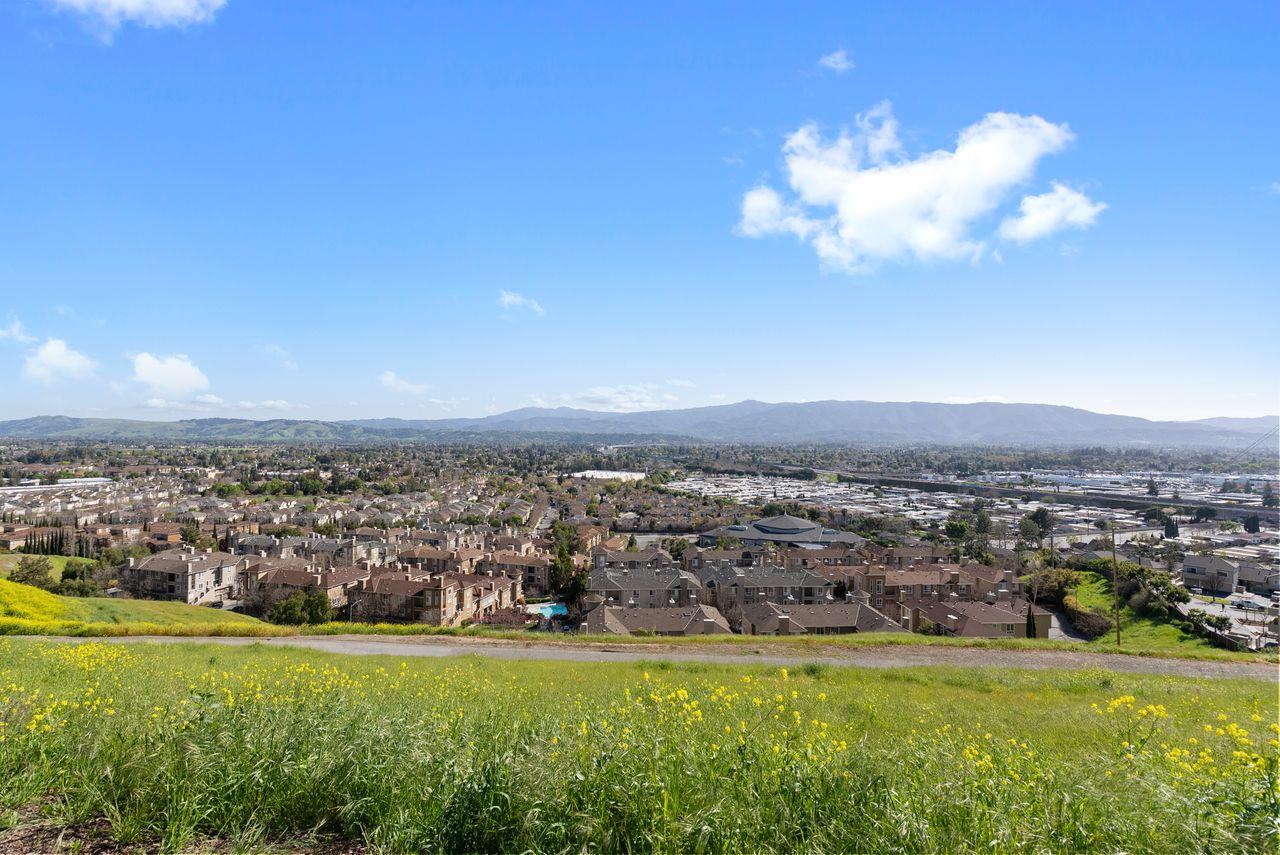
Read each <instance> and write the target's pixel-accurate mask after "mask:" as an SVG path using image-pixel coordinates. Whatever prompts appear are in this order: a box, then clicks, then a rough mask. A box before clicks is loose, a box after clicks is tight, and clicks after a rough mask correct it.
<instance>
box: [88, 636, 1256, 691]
mask: <svg viewBox="0 0 1280 855" xmlns="http://www.w3.org/2000/svg"><path fill="white" fill-rule="evenodd" d="M63 640H66V641H86V640H88V639H82V638H75V639H72V638H68V639H63ZM94 640H97V641H114V642H119V643H131V644H132V643H145V642H155V643H160V644H186V643H192V642H200V643H206V644H226V645H232V646H243V645H247V644H261V645H263V646H265V647H303V648H309V649H312V650H323V651H326V652H329V653H346V654H354V655H370V654H375V655H385V656H434V657H449V656H467V655H472V656H490V657H493V658H496V659H552V660H561V661H570V662H636V661H643V660H652V659H665V660H668V661H671V662H714V663H723V664H743V663H748V664H750V663H754V664H759V663H768V664H772V665H798V664H802V663H805V662H821V663H823V664H827V665H837V666H850V667H857V668H909V667H912V666H927V665H952V666H959V667H993V668H1024V669H1031V670H1043V669H1046V668H1067V669H1080V668H1105V669H1108V670H1111V671H1124V672H1130V673H1139V674H1167V675H1170V676H1178V677H1209V678H1219V679H1224V678H1236V677H1244V678H1250V679H1255V680H1267V681H1271V682H1280V668H1278V667H1277V666H1276V665H1275V664H1274V663H1271V664H1268V663H1263V662H1259V663H1252V662H1218V661H1205V660H1191V659H1161V658H1157V657H1154V656H1125V655H1118V654H1108V653H1090V652H1083V651H1082V652H1079V653H1077V652H1075V651H1065V650H1000V649H990V648H979V647H944V646H934V645H925V644H919V645H884V646H878V647H839V646H835V645H831V646H825V647H823V646H815V647H812V648H805V649H802V650H797V649H794V648H792V649H786V648H781V647H776V648H774V649H772V650H770V644H769V643H768V642H764V643H761V644H759V645H750V646H748V645H732V646H729V645H705V646H701V647H693V646H688V645H681V646H674V645H662V644H626V645H611V644H569V643H565V642H559V643H557V642H538V641H506V640H498V639H486V638H458V637H438V636H417V637H406V636H369V635H330V636H291V637H284V638H222V637H196V638H189V637H173V636H135V637H123V638H103V639H94Z"/></svg>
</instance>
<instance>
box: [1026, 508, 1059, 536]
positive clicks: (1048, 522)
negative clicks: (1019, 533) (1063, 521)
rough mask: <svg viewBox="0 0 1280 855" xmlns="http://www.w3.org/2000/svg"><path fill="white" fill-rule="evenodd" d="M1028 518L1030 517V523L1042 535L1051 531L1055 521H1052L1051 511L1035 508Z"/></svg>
mask: <svg viewBox="0 0 1280 855" xmlns="http://www.w3.org/2000/svg"><path fill="white" fill-rule="evenodd" d="M1028 516H1030V517H1031V521H1032V522H1033V523H1035V524H1036V525H1037V526H1039V528H1040V531H1041V532H1043V533H1044V534H1048V533H1049V532H1050V531H1052V530H1053V524H1054V522H1055V521H1056V520H1055V519H1054V516H1053V511H1051V510H1049V509H1048V508H1036V509H1035V510H1034V511H1032V512H1031V513H1030V514H1028Z"/></svg>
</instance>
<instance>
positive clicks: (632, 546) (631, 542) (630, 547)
mask: <svg viewBox="0 0 1280 855" xmlns="http://www.w3.org/2000/svg"><path fill="white" fill-rule="evenodd" d="M639 551H640V544H639V543H637V542H636V536H635V535H634V534H633V535H631V536H629V537H628V538H627V552H639Z"/></svg>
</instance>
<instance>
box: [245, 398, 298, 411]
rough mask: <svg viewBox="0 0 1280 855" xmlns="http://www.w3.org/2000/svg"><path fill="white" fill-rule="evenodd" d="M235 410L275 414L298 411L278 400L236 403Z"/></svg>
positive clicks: (296, 407) (292, 405)
mask: <svg viewBox="0 0 1280 855" xmlns="http://www.w3.org/2000/svg"><path fill="white" fill-rule="evenodd" d="M236 408H237V409H241V410H273V411H276V412H281V411H283V410H293V409H299V407H298V406H297V405H294V404H290V403H289V402H288V401H284V400H281V399H278V398H276V399H273V400H268V401H237V402H236Z"/></svg>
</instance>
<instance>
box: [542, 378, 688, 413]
mask: <svg viewBox="0 0 1280 855" xmlns="http://www.w3.org/2000/svg"><path fill="white" fill-rule="evenodd" d="M537 400H538V404H537V405H538V406H548V405H549V404H548V403H547V402H546V401H543V400H542V399H537ZM678 400H680V399H679V398H677V397H676V396H675V395H673V394H671V393H670V392H664V391H663V390H662V388H661V387H660V386H659V385H657V384H656V383H638V384H623V385H619V386H592V387H591V388H590V389H584V390H583V391H581V392H576V393H572V394H566V395H561V396H560V403H562V404H565V405H567V406H571V407H581V408H584V409H588V410H607V411H609V412H612V413H634V412H639V411H642V410H660V409H662V408H663V407H668V406H670V405H671V404H674V403H675V402H676V401H678Z"/></svg>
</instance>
